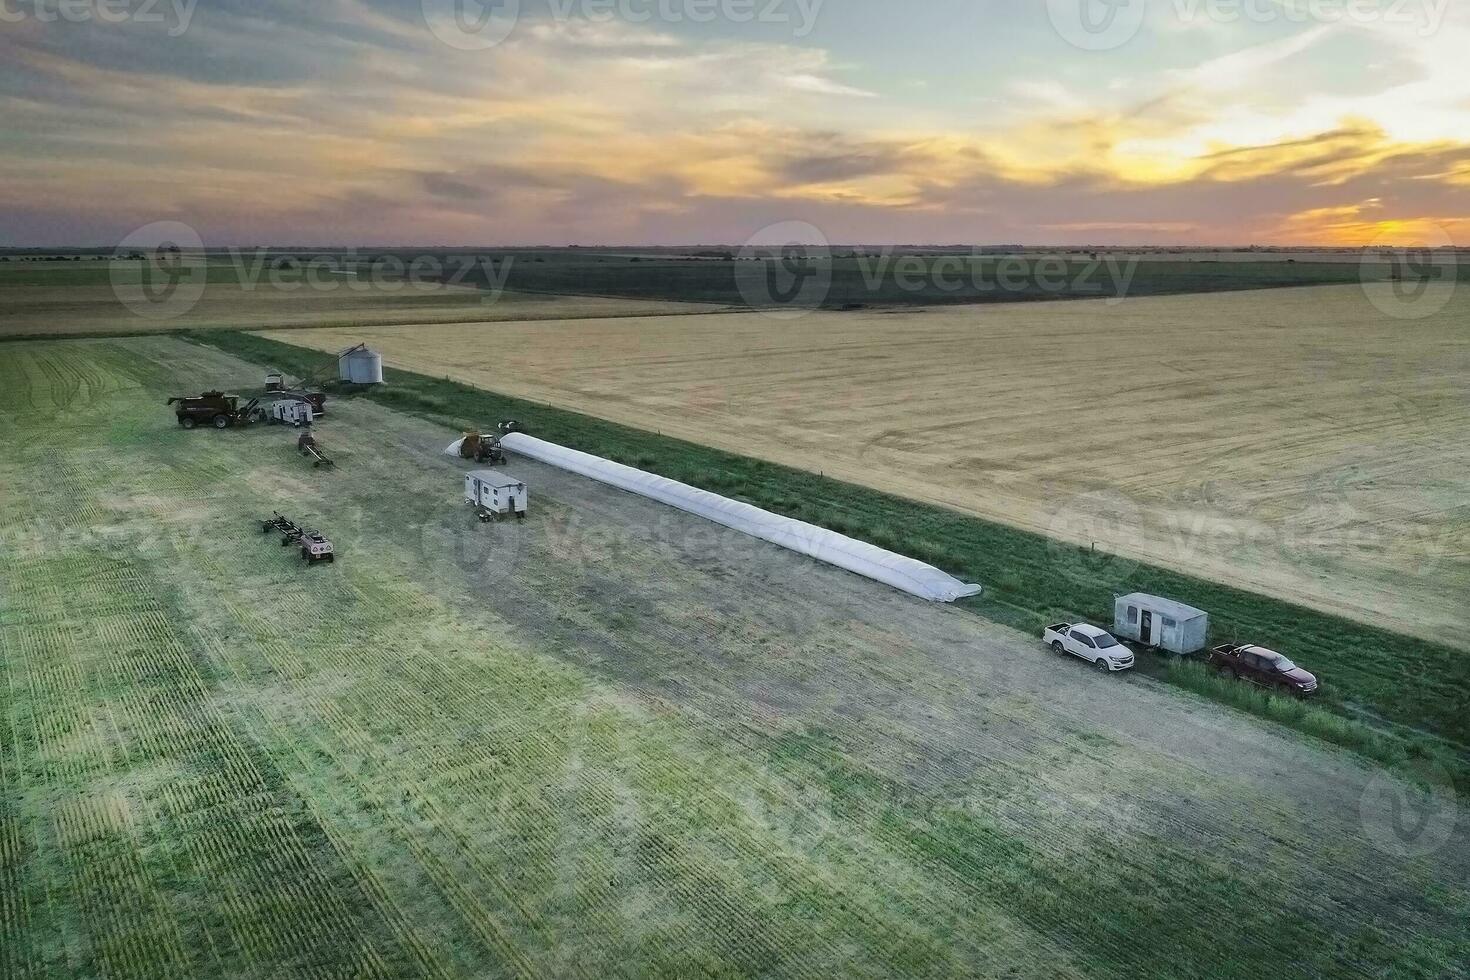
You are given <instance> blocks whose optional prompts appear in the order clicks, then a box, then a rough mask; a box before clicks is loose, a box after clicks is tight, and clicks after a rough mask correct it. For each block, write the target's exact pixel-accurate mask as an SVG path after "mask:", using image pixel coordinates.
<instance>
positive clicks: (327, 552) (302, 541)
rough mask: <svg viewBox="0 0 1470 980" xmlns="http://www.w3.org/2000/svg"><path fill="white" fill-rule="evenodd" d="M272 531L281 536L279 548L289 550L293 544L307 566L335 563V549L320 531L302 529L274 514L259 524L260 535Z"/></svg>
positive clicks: (298, 525)
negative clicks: (296, 546)
mask: <svg viewBox="0 0 1470 980" xmlns="http://www.w3.org/2000/svg"><path fill="white" fill-rule="evenodd" d="M272 531H274V532H276V533H277V534H279V535H280V536H281V547H282V548H289V547H291V546H292V545H293V544H294V545H299V546H300V547H301V557H302V558H304V559H305V560H306V563H307V564H308V565H315V564H316V563H317V562H322V561H324V562H329V563H330V562H335V561H336V560H337V556H336V549H334V548H333V547H332V542H330V541H328V540H327V538H326V536H325V535H324V534H322V533H321V532H320V531H313V530H311V529H309V528H304V527H302V526H301V525H300V524H297V523H296V522H295V521H290V520H287V519H286V518H284V517H282V516H281V515H280V514H276V515H275V516H274V517H272V518H271V519H270V520H268V521H261V522H260V533H261V534H270V533H271V532H272Z"/></svg>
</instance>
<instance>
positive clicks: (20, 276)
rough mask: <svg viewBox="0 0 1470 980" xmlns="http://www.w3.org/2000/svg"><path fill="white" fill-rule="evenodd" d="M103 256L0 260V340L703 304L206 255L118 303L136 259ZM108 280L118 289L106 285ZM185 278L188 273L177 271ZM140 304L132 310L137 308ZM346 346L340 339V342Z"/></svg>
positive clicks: (134, 274)
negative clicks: (148, 296) (183, 297)
mask: <svg viewBox="0 0 1470 980" xmlns="http://www.w3.org/2000/svg"><path fill="white" fill-rule="evenodd" d="M109 266H110V264H109V263H108V262H106V261H100V260H97V259H86V260H82V261H77V262H8V263H4V264H0V339H5V338H7V337H59V336H66V335H76V334H83V335H97V334H113V333H116V334H132V333H166V332H170V331H175V330H195V329H203V330H215V329H232V330H238V329H241V328H252V327H253V328H259V327H342V326H371V325H378V326H381V325H391V324H399V323H465V322H475V323H493V322H496V321H500V320H534V319H539V318H541V317H551V318H556V319H567V318H571V319H575V318H577V317H617V316H631V315H640V316H657V315H662V314H668V313H691V312H703V311H707V310H709V309H712V308H711V307H706V306H699V305H697V304H691V303H671V302H664V301H662V300H628V299H602V298H598V297H586V296H550V295H542V294H538V293H521V292H510V291H504V292H500V293H498V294H495V295H493V296H492V294H490V293H489V292H486V291H483V290H480V289H477V288H474V287H472V286H468V285H450V284H446V283H443V282H427V281H414V282H409V281H394V280H384V279H379V280H374V281H372V282H368V281H358V280H355V279H352V278H351V277H333V276H331V275H327V274H317V273H311V272H308V271H307V270H306V268H305V263H304V262H303V263H299V264H298V265H296V266H295V267H294V269H295V271H293V272H290V273H284V274H276V275H274V276H272V275H271V274H269V273H267V272H262V271H260V270H258V269H254V268H253V266H251V265H249V264H244V265H242V264H241V263H236V262H226V261H222V260H220V261H211V262H210V263H209V265H208V267H207V269H203V270H201V271H200V272H199V273H198V275H199V278H200V281H201V284H202V285H203V291H202V293H200V294H199V296H198V298H197V300H196V301H194V302H192V303H187V304H180V305H179V306H174V305H170V303H168V302H167V301H160V302H158V303H156V304H155V303H151V302H146V301H145V302H139V303H137V304H136V306H137V307H138V309H134V308H132V307H129V306H127V305H125V304H124V303H123V302H122V301H121V300H120V299H119V292H118V288H121V290H122V295H123V296H125V297H128V298H130V299H132V298H137V299H142V297H143V294H142V293H141V292H138V293H137V294H136V297H134V294H133V293H132V292H130V291H129V290H130V289H131V288H133V287H134V286H135V285H136V284H137V283H138V281H139V279H140V277H141V269H142V265H141V263H130V264H125V265H124V266H122V267H120V268H119V269H117V270H113V269H111V268H110V267H109ZM114 278H116V280H117V282H118V283H119V284H120V287H114ZM183 281H185V282H186V283H187V282H191V281H193V278H192V276H190V277H185V278H184V280H183ZM139 310H141V311H142V312H139ZM348 346H350V345H348Z"/></svg>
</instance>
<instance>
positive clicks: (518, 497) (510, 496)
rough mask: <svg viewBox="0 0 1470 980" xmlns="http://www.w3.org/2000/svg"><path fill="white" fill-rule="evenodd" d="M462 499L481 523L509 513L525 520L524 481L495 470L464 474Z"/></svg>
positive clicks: (525, 498)
mask: <svg viewBox="0 0 1470 980" xmlns="http://www.w3.org/2000/svg"><path fill="white" fill-rule="evenodd" d="M464 496H465V500H467V501H468V502H469V504H470V506H471V507H473V508H475V513H476V514H478V515H479V516H480V520H482V521H494V520H499V519H500V518H502V517H504V516H506V515H507V514H511V513H514V514H515V515H516V517H518V518H521V519H522V520H524V519H525V516H526V508H527V505H528V502H529V497H530V492H529V491H528V489H527V488H526V484H525V481H523V480H518V479H516V478H515V477H513V476H510V475H508V474H505V473H497V472H495V471H494V470H476V471H475V472H474V473H468V474H466V475H465V478H464Z"/></svg>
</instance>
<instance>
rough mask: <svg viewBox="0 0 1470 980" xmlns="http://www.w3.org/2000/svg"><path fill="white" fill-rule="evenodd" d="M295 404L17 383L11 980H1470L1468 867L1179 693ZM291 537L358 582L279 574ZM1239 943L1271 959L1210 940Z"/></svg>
mask: <svg viewBox="0 0 1470 980" xmlns="http://www.w3.org/2000/svg"><path fill="white" fill-rule="evenodd" d="M259 373H260V372H259V369H258V367H256V366H253V365H249V364H245V363H243V362H241V361H238V360H235V359H232V358H229V357H226V356H224V355H222V354H219V353H218V352H214V351H210V350H206V349H202V348H198V347H193V346H190V345H187V344H184V343H182V342H179V341H177V340H173V339H169V338H134V339H128V340H98V341H74V342H54V343H53V342H48V343H17V344H11V345H7V347H6V349H5V357H4V358H0V419H3V422H4V424H5V426H6V428H7V433H8V437H9V443H8V450H7V452H6V453H5V454H4V455H3V456H0V485H3V486H4V487H5V488H6V491H7V494H8V498H7V501H6V506H5V507H4V508H3V509H0V535H3V538H0V540H3V544H4V549H5V554H6V558H7V560H6V561H5V562H4V563H3V564H0V689H3V690H4V691H5V692H6V697H5V700H4V709H3V710H0V746H3V752H0V960H3V964H4V965H3V968H0V972H3V973H4V975H6V976H16V977H27V976H43V975H52V974H58V973H60V974H69V975H78V976H81V975H109V976H148V977H154V976H197V975H215V976H218V975H240V976H261V977H265V976H270V977H276V976H286V975H347V974H350V975H354V976H398V975H420V974H428V975H440V976H453V975H477V976H487V975H510V974H516V975H531V976H538V975H539V976H555V977H570V976H583V975H586V976H597V977H604V976H611V975H630V976H634V975H636V976H647V975H671V976H672V975H679V976H692V975H730V974H735V973H742V974H757V973H758V974H763V975H771V976H831V975H893V974H907V975H955V974H962V973H963V974H985V975H998V974H1008V975H1024V976H1046V977H1053V976H1082V975H1086V976H1094V977H1095V976H1117V977H1135V976H1139V975H1143V974H1168V975H1175V976H1200V975H1206V974H1208V975H1212V976H1239V977H1256V976H1261V975H1265V974H1271V975H1280V976H1320V975H1327V974H1339V975H1340V974H1345V973H1369V974H1374V975H1398V976H1443V975H1446V974H1449V973H1453V972H1454V971H1456V970H1457V969H1459V967H1460V966H1461V965H1462V964H1463V963H1464V962H1465V961H1466V958H1467V957H1470V935H1467V933H1466V930H1465V926H1464V923H1465V922H1466V920H1467V915H1470V891H1467V889H1466V884H1465V883H1466V881H1467V880H1470V878H1467V873H1470V846H1467V845H1470V838H1467V836H1466V835H1467V828H1466V827H1465V826H1464V821H1460V822H1459V824H1458V825H1457V824H1456V822H1455V821H1454V819H1453V815H1454V803H1453V799H1452V798H1450V799H1448V800H1447V799H1446V797H1445V791H1443V790H1441V791H1437V794H1436V795H1434V796H1433V797H1431V798H1430V800H1429V802H1430V803H1431V804H1433V806H1432V808H1431V810H1430V811H1428V812H1429V813H1430V816H1429V818H1428V819H1426V821H1425V822H1424V824H1423V825H1422V826H1421V827H1419V828H1416V830H1415V833H1414V834H1412V835H1408V834H1406V833H1405V830H1404V827H1403V826H1402V825H1401V824H1398V823H1396V822H1395V821H1396V818H1397V814H1398V813H1399V808H1398V807H1399V803H1400V801H1401V800H1404V799H1410V798H1412V797H1415V796H1420V797H1422V795H1423V794H1422V793H1420V791H1418V790H1415V789H1411V788H1409V787H1406V786H1404V785H1403V784H1401V783H1399V782H1398V781H1397V780H1396V779H1395V778H1393V777H1391V776H1388V775H1386V774H1383V773H1380V772H1378V771H1376V770H1373V769H1370V768H1368V767H1366V766H1364V765H1363V764H1361V763H1360V762H1359V761H1357V760H1356V759H1354V758H1353V757H1350V756H1347V755H1345V754H1343V753H1339V752H1335V751H1331V750H1327V749H1324V748H1322V747H1320V746H1318V745H1316V744H1314V743H1311V742H1308V741H1304V740H1302V739H1300V738H1298V737H1297V736H1294V735H1292V734H1291V733H1289V732H1286V731H1284V730H1281V729H1276V728H1273V727H1270V726H1267V725H1263V724H1260V723H1258V722H1255V721H1252V720H1250V719H1246V718H1242V717H1241V716H1239V715H1236V714H1233V713H1231V712H1229V711H1227V710H1225V709H1222V708H1219V707H1217V706H1215V705H1212V704H1209V703H1207V702H1204V701H1199V700H1196V699H1193V698H1191V697H1189V696H1188V695H1181V694H1180V693H1179V692H1177V691H1175V690H1172V689H1169V688H1166V687H1163V686H1161V685H1159V684H1156V683H1154V682H1151V681H1149V680H1148V679H1147V678H1142V677H1135V678H1125V677H1118V678H1099V677H1097V676H1096V675H1095V674H1094V673H1093V672H1091V671H1089V670H1087V669H1086V668H1085V667H1084V666H1082V665H1080V664H1072V663H1069V662H1058V661H1056V660H1054V659H1052V658H1051V656H1050V655H1049V654H1048V653H1047V652H1046V651H1045V650H1043V649H1039V648H1038V647H1039V644H1037V643H1036V642H1035V641H1034V639H1033V638H1030V637H1026V636H1022V635H1020V634H1018V633H1015V632H1013V631H1011V630H1008V629H1005V628H1003V627H1000V626H996V625H994V624H991V623H988V622H986V621H983V620H981V619H979V618H978V617H975V616H973V615H970V614H968V613H966V612H964V611H962V610H957V609H952V608H937V607H931V606H928V605H925V604H922V603H919V602H916V601H913V600H909V599H906V598H904V597H902V596H900V595H898V594H895V593H893V592H891V591H889V590H886V589H884V588H882V587H880V586H877V585H875V584H872V583H868V582H866V581H864V580H860V579H856V578H854V577H852V576H848V575H846V574H843V573H840V572H836V571H833V570H831V569H827V568H823V567H821V566H817V565H814V564H813V563H811V562H809V561H807V560H804V559H801V558H798V557H796V556H794V555H791V554H788V553H785V552H780V551H777V550H775V549H773V548H769V547H767V546H764V545H758V544H755V543H753V542H751V541H749V540H746V539H743V538H740V537H738V536H736V535H733V534H731V533H730V532H726V531H724V530H722V529H719V528H715V527H712V526H709V525H705V524H702V523H700V522H697V521H695V520H693V519H692V518H686V517H684V516H682V515H678V514H674V513H670V512H668V511H666V510H663V509H661V508H659V507H658V506H657V505H654V504H652V503H650V502H647V501H642V500H638V499H636V498H632V497H629V496H627V495H624V494H620V493H616V492H614V491H611V490H608V489H606V488H602V487H598V486H595V485H592V484H589V483H586V482H585V481H582V480H579V479H577V478H574V477H571V476H568V475H564V474H559V473H556V472H554V471H550V470H546V469H543V468H541V467H539V466H536V465H534V464H531V463H528V462H527V461H524V460H518V459H514V460H512V463H511V469H512V471H513V472H516V473H517V474H518V475H520V476H522V477H524V478H526V479H527V480H528V481H529V482H530V483H531V485H532V487H533V498H532V500H533V504H532V507H533V510H532V515H531V518H530V520H528V521H527V522H525V523H524V524H515V523H511V524H502V525H495V526H491V527H482V526H480V525H479V524H478V523H477V522H475V521H474V520H473V519H472V518H471V517H470V516H469V515H468V514H467V513H466V512H465V510H464V509H463V507H462V504H461V502H460V486H461V475H462V470H463V469H464V466H463V464H459V463H457V462H456V461H454V460H449V459H446V458H444V457H442V456H441V455H440V454H439V451H440V449H441V448H442V446H443V445H444V444H446V443H447V442H448V440H449V438H451V437H452V433H450V432H448V431H447V430H445V429H443V428H441V427H437V426H435V425H433V424H430V423H427V422H423V421H419V420H415V419H411V418H408V417H405V416H402V415H399V414H396V413H394V412H392V411H389V410H387V409H385V408H383V407H381V406H377V405H374V404H371V403H367V402H363V401H347V402H333V403H332V404H331V406H330V410H331V414H329V416H328V417H327V419H326V420H324V422H323V424H322V425H321V428H320V431H319V433H318V437H319V438H320V439H321V440H322V442H323V443H324V445H325V446H326V447H328V448H329V449H330V450H331V451H332V452H333V455H334V456H336V457H337V459H338V461H339V464H340V468H339V469H338V470H337V471H316V470H312V469H310V468H308V467H307V466H306V465H305V463H304V462H303V461H302V460H301V459H300V458H299V457H298V456H297V455H296V454H295V452H294V451H293V449H292V443H293V442H294V433H293V432H289V431H282V430H279V429H269V428H257V429H250V430H245V431H230V432H214V431H202V430H201V431H196V432H192V433H187V432H183V431H181V430H179V429H178V428H177V427H175V426H174V425H173V422H172V419H171V418H170V417H169V415H168V412H167V410H166V409H165V408H164V407H163V405H162V402H163V399H164V398H165V397H167V396H168V395H170V394H175V393H177V392H178V390H180V389H184V388H198V387H202V386H206V385H219V386H221V387H224V388H230V389H237V390H238V389H243V388H245V387H247V385H250V384H258V383H259ZM276 509H280V510H283V511H285V512H286V513H287V514H288V515H289V516H293V517H296V518H297V519H300V520H306V521H309V522H310V523H312V524H315V525H317V526H320V527H321V528H322V529H323V530H324V531H327V532H328V533H329V534H330V535H331V537H332V538H333V540H334V541H335V542H336V544H337V546H338V548H339V551H340V553H341V560H340V561H339V562H338V563H337V564H335V565H332V566H324V567H320V568H316V569H310V570H308V569H306V568H304V567H303V566H302V565H301V564H300V562H299V559H297V558H295V556H294V555H293V554H292V552H291V551H289V550H286V549H282V548H280V547H278V546H277V544H276V541H275V540H274V539H273V538H270V537H265V536H262V535H261V534H260V531H259V526H258V524H255V523H254V522H255V521H257V520H258V519H259V518H260V517H262V516H269V514H270V512H271V511H272V510H276ZM1221 921H1225V922H1230V923H1232V938H1231V940H1230V942H1228V943H1223V944H1222V943H1221V942H1219V932H1218V931H1217V930H1213V929H1203V928H1201V923H1211V922H1221Z"/></svg>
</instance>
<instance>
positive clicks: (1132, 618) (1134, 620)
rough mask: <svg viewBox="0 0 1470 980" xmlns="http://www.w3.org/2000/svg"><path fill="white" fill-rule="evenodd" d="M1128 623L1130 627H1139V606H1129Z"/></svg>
mask: <svg viewBox="0 0 1470 980" xmlns="http://www.w3.org/2000/svg"><path fill="white" fill-rule="evenodd" d="M1128 623H1129V625H1130V626H1137V625H1138V607H1137V606H1129V607H1128Z"/></svg>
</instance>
